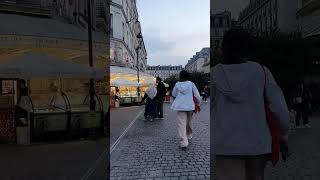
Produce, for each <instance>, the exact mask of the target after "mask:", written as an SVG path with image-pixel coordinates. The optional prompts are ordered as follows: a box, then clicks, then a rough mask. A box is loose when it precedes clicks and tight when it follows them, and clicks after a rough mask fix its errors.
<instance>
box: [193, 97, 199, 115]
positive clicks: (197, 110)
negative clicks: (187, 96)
mask: <svg viewBox="0 0 320 180" xmlns="http://www.w3.org/2000/svg"><path fill="white" fill-rule="evenodd" d="M193 102H194V112H195V113H198V112H199V105H198V103H197V98H196V97H195V96H193Z"/></svg>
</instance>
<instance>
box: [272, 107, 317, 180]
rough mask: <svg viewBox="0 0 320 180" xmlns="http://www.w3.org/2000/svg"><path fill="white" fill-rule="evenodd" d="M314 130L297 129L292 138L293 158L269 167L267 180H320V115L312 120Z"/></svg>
mask: <svg viewBox="0 0 320 180" xmlns="http://www.w3.org/2000/svg"><path fill="white" fill-rule="evenodd" d="M310 124H311V126H312V129H297V130H296V132H295V133H293V134H292V136H291V137H290V139H289V140H290V148H291V149H292V151H293V154H292V156H291V157H290V158H289V159H288V161H287V162H285V163H280V164H279V165H278V166H277V167H276V168H273V167H270V166H269V167H268V168H267V171H266V180H318V179H320V168H319V162H320V143H319V139H320V131H319V129H320V114H319V113H317V114H315V115H314V117H313V118H311V122H310Z"/></svg>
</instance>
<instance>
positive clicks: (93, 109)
mask: <svg viewBox="0 0 320 180" xmlns="http://www.w3.org/2000/svg"><path fill="white" fill-rule="evenodd" d="M87 9H88V40H89V66H90V67H93V57H92V22H91V21H92V17H91V0H87ZM89 93H90V114H89V117H90V119H89V120H90V121H91V123H92V124H91V129H90V136H91V137H92V138H93V139H95V138H96V123H95V122H96V118H95V117H96V107H95V106H96V101H95V99H94V96H95V89H94V79H93V78H90V90H89Z"/></svg>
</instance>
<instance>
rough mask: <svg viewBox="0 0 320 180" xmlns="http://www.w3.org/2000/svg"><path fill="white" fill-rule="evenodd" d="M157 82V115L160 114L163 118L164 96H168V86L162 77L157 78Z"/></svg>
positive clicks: (159, 116)
mask: <svg viewBox="0 0 320 180" xmlns="http://www.w3.org/2000/svg"><path fill="white" fill-rule="evenodd" d="M156 82H157V95H156V98H155V99H156V101H157V104H158V107H157V111H158V112H157V116H158V118H160V119H162V118H163V102H164V98H165V96H166V87H165V85H164V83H163V82H162V80H161V78H160V77H157V78H156Z"/></svg>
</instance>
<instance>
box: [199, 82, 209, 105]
mask: <svg viewBox="0 0 320 180" xmlns="http://www.w3.org/2000/svg"><path fill="white" fill-rule="evenodd" d="M201 94H202V101H203V102H207V99H208V97H209V90H208V86H207V85H206V86H205V87H204V88H203V91H202V93H201Z"/></svg>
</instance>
